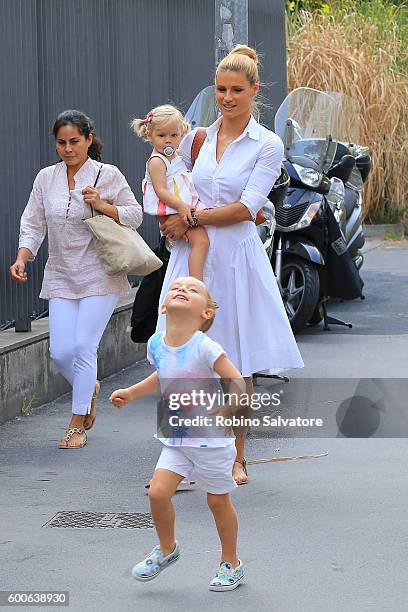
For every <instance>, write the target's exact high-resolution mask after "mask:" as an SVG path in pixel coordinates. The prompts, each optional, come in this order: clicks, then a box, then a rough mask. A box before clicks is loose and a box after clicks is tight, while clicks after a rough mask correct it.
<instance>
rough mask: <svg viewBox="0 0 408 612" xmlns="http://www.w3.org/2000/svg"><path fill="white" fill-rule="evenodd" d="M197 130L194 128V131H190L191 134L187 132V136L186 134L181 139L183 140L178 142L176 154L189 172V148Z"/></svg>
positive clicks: (190, 167)
mask: <svg viewBox="0 0 408 612" xmlns="http://www.w3.org/2000/svg"><path fill="white" fill-rule="evenodd" d="M198 129H199V128H198V127H197V128H194V130H191V132H188V134H186V135H185V136H184V138H183V140H182V141H181V142H180V145H179V148H178V153H179V155H180V157H181V159H182V160H183V162H184V163H185V164H186V166H187V170H189V171H191V169H192V166H191V146H192V144H193V140H194V136H195V133H196V132H197V130H198Z"/></svg>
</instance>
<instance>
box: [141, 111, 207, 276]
mask: <svg viewBox="0 0 408 612" xmlns="http://www.w3.org/2000/svg"><path fill="white" fill-rule="evenodd" d="M131 125H132V128H133V130H134V131H135V133H136V134H137V135H138V136H139V137H140V138H143V139H144V140H146V141H149V142H151V144H152V145H153V152H152V154H151V155H150V157H149V159H148V160H147V162H146V174H145V178H144V179H143V182H142V191H143V210H144V212H145V213H147V214H148V215H155V216H156V217H158V219H159V221H162V222H163V221H165V220H166V218H167V216H168V215H174V214H178V215H180V217H181V218H182V219H183V220H184V221H185V222H186V223H188V225H189V226H190V229H188V230H187V231H186V233H185V239H186V240H187V242H188V243H189V245H190V247H191V252H190V256H189V260H188V264H189V274H190V275H191V276H194V277H195V278H198V279H199V280H203V269H204V264H205V258H206V256H207V252H208V247H209V242H208V236H207V232H206V230H205V229H204V228H203V227H197V219H196V217H195V210H200V209H202V208H204V207H203V206H202V205H201V204H200V203H199V201H198V195H197V192H196V190H195V188H194V184H193V181H192V179H191V174H190V173H189V172H188V171H187V167H186V165H185V163H184V161H183V160H182V159H181V157H180V156H179V155H178V154H177V148H178V146H179V144H180V141H181V139H182V138H183V136H184V135H185V134H186V133H187V132H188V131H189V129H190V126H189V124H188V123H187V122H186V121H185V119H184V117H183V115H182V114H181V112H180V111H179V110H178V109H177V108H174V106H171V105H169V104H165V105H163V106H157V107H156V108H153V109H152V110H151V111H149V112H148V113H147V115H146V117H145V118H144V119H134V120H133V121H132V124H131Z"/></svg>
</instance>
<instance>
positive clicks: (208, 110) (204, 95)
mask: <svg viewBox="0 0 408 612" xmlns="http://www.w3.org/2000/svg"><path fill="white" fill-rule="evenodd" d="M185 117H186V119H187V121H188V122H189V123H190V124H191V127H192V128H195V127H196V126H201V127H208V126H209V125H211V124H212V123H214V121H216V119H218V117H219V110H218V107H217V105H216V103H215V85H210V86H209V87H205V88H204V89H202V90H201V91H200V93H199V94H198V95H197V96H196V97H195V98H194V101H193V103H192V104H191V106H190V108H189V109H188V111H187V112H186V115H185Z"/></svg>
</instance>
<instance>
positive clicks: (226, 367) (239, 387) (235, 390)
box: [210, 355, 246, 416]
mask: <svg viewBox="0 0 408 612" xmlns="http://www.w3.org/2000/svg"><path fill="white" fill-rule="evenodd" d="M214 372H216V373H217V374H218V375H219V376H221V378H222V379H223V380H225V381H228V383H229V385H228V393H229V394H230V398H232V399H230V400H229V401H228V402H227V403H226V404H225V405H224V406H221V407H219V408H218V409H216V410H215V411H214V413H217V414H220V413H222V414H224V415H225V416H228V415H230V414H232V413H233V412H236V411H237V410H239V409H240V407H241V406H240V398H242V396H243V394H245V393H246V384H245V380H244V379H243V377H242V375H241V373H240V372H239V370H237V368H236V367H235V366H234V364H233V363H232V362H231V361H230V360H229V359H228V357H226V355H221V356H220V357H218V359H217V360H216V362H215V363H214ZM235 398H236V401H235ZM212 413H213V411H211V412H210V414H212Z"/></svg>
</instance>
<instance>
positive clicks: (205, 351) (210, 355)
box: [200, 335, 226, 370]
mask: <svg viewBox="0 0 408 612" xmlns="http://www.w3.org/2000/svg"><path fill="white" fill-rule="evenodd" d="M200 349H201V350H200V353H201V358H202V359H203V360H204V363H205V364H206V365H207V366H208V367H209V368H210V369H211V370H213V369H214V363H215V362H216V361H217V359H218V357H221V355H225V354H226V353H225V351H224V349H223V348H222V346H221V345H220V344H218V342H215V341H214V340H211V338H209V337H208V336H205V335H204V338H203V341H202V343H201V347H200Z"/></svg>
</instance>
